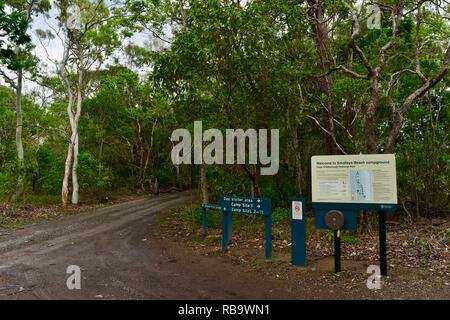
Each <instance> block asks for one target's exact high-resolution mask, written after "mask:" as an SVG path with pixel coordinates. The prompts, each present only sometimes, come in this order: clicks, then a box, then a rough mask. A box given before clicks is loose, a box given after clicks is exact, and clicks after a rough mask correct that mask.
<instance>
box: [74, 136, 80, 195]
mask: <svg viewBox="0 0 450 320" xmlns="http://www.w3.org/2000/svg"><path fill="white" fill-rule="evenodd" d="M77 129H78V128H77ZM77 166H78V133H77V134H76V136H75V143H74V145H73V164H72V204H78V199H79V196H78V192H79V189H80V187H79V185H78V173H77Z"/></svg>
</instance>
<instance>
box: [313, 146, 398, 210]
mask: <svg viewBox="0 0 450 320" xmlns="http://www.w3.org/2000/svg"><path fill="white" fill-rule="evenodd" d="M311 175H312V202H324V203H327V202H331V203H365V204H397V181H396V170H395V155H394V154H370V155H337V156H313V157H312V158H311Z"/></svg>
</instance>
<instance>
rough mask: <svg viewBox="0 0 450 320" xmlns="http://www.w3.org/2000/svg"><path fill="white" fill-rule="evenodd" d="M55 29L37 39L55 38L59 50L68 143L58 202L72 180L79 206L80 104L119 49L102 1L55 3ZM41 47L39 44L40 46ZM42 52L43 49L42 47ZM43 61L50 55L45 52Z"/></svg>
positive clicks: (111, 19)
mask: <svg viewBox="0 0 450 320" xmlns="http://www.w3.org/2000/svg"><path fill="white" fill-rule="evenodd" d="M56 6H57V8H58V10H59V15H58V18H57V19H58V23H59V25H58V27H53V26H51V25H50V24H48V25H49V27H50V29H51V31H40V32H39V34H38V35H39V36H40V39H44V38H46V37H57V38H58V39H59V40H60V41H61V44H62V47H63V57H62V60H61V61H54V62H55V65H56V72H57V75H58V77H59V78H60V79H61V81H62V83H63V86H64V90H65V92H66V95H67V115H68V118H69V124H70V138H69V139H70V140H69V143H68V146H67V156H66V161H65V165H64V178H63V182H62V189H61V201H62V204H63V205H64V206H66V205H67V204H68V197H69V180H70V177H71V178H72V198H71V202H72V204H75V205H76V204H78V202H79V182H78V171H77V170H78V154H79V143H80V138H79V122H80V119H81V113H82V108H83V101H84V99H85V98H86V97H87V96H88V95H89V91H90V89H91V88H90V86H92V85H93V82H94V79H95V77H93V75H94V74H95V73H96V72H97V71H98V70H100V69H101V68H102V66H103V65H104V64H105V63H106V62H107V61H108V58H109V56H110V55H111V54H112V53H113V51H114V49H116V48H117V47H118V46H119V45H120V41H119V38H118V35H117V32H116V29H117V28H116V25H115V18H116V17H115V16H113V15H111V14H110V10H109V8H108V7H107V6H106V5H105V3H104V1H103V0H98V1H86V0H80V1H57V2H56ZM41 43H42V42H41ZM43 47H44V48H45V46H44V45H43ZM47 58H49V59H50V54H49V53H48V52H47Z"/></svg>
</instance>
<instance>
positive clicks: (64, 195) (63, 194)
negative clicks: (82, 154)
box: [61, 140, 73, 206]
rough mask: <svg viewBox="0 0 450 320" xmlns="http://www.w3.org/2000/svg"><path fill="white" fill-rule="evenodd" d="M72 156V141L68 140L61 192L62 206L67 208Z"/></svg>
mask: <svg viewBox="0 0 450 320" xmlns="http://www.w3.org/2000/svg"><path fill="white" fill-rule="evenodd" d="M72 155H73V144H72V140H70V142H69V146H68V148H67V157H66V163H65V165H64V179H63V184H62V190H61V201H62V204H63V206H67V199H68V197H69V177H70V167H71V164H72Z"/></svg>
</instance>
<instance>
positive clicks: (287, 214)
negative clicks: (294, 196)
mask: <svg viewBox="0 0 450 320" xmlns="http://www.w3.org/2000/svg"><path fill="white" fill-rule="evenodd" d="M290 218H291V210H290V209H286V208H283V207H278V208H275V210H273V211H272V221H273V223H277V222H287V221H288V220H289V219H290Z"/></svg>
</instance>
